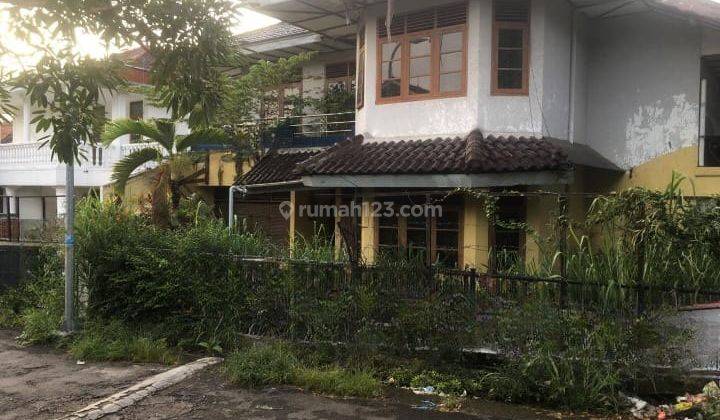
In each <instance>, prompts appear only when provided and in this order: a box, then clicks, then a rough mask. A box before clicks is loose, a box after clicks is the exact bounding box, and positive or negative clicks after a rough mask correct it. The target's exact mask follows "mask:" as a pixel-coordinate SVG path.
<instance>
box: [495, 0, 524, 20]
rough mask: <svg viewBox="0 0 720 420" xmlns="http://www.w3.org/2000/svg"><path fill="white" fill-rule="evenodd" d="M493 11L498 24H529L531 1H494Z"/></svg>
mask: <svg viewBox="0 0 720 420" xmlns="http://www.w3.org/2000/svg"><path fill="white" fill-rule="evenodd" d="M493 10H494V11H495V20H496V21H497V22H528V21H529V19H530V1H529V0H494V1H493Z"/></svg>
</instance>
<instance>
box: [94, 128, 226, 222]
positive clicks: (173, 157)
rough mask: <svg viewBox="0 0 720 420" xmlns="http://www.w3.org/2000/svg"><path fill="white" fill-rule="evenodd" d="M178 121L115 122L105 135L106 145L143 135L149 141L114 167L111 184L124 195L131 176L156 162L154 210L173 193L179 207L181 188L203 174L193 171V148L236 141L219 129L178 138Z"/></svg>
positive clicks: (195, 131)
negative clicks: (130, 136) (129, 136)
mask: <svg viewBox="0 0 720 420" xmlns="http://www.w3.org/2000/svg"><path fill="white" fill-rule="evenodd" d="M175 126H176V124H175V121H172V120H163V119H156V120H151V121H141V120H130V119H123V120H116V121H112V122H110V123H108V125H107V127H106V129H105V132H104V133H103V135H102V142H103V145H105V146H108V145H110V144H111V143H112V142H113V141H115V140H117V139H118V138H120V137H123V136H126V135H136V136H142V137H144V138H146V139H147V140H148V143H147V145H146V147H143V148H141V149H139V150H136V151H134V152H132V153H130V154H129V155H127V156H125V157H124V158H122V159H121V160H119V161H118V162H117V163H116V164H115V166H114V167H113V173H112V177H111V179H112V181H113V182H114V183H115V186H116V188H117V190H118V192H120V193H121V194H122V193H123V192H124V191H125V186H126V185H127V182H128V180H129V179H130V176H131V175H132V173H133V172H134V171H135V170H136V169H138V168H139V167H141V166H142V165H145V164H147V163H150V162H157V163H158V166H157V184H156V187H155V190H154V191H153V194H152V201H153V206H152V207H153V211H154V212H155V211H156V208H157V207H160V206H162V204H163V203H164V202H166V199H165V198H164V197H167V190H168V189H169V190H170V198H171V202H172V208H173V210H177V209H178V207H179V205H180V198H181V196H182V194H183V192H182V188H183V187H185V186H187V185H189V184H192V183H196V182H197V181H198V178H199V177H200V176H201V175H202V174H203V171H195V172H193V171H192V165H193V164H194V163H196V162H198V156H197V155H196V154H193V153H192V152H191V151H190V148H191V147H193V146H197V145H200V144H226V145H233V144H234V143H235V141H233V138H232V137H230V136H228V135H227V134H226V132H225V131H224V130H222V129H219V128H204V129H198V130H194V131H193V132H192V133H191V134H188V135H177V134H176V132H175Z"/></svg>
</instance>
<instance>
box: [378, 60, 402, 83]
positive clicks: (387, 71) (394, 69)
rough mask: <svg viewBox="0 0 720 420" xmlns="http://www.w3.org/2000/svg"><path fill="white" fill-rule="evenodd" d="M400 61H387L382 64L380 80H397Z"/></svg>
mask: <svg viewBox="0 0 720 420" xmlns="http://www.w3.org/2000/svg"><path fill="white" fill-rule="evenodd" d="M400 67H401V65H400V61H388V62H386V63H382V78H383V80H385V79H397V78H399V77H400Z"/></svg>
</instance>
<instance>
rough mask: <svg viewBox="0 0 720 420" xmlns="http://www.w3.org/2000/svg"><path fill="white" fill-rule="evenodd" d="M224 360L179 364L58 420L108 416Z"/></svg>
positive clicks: (210, 359)
mask: <svg viewBox="0 0 720 420" xmlns="http://www.w3.org/2000/svg"><path fill="white" fill-rule="evenodd" d="M222 361H223V359H222V358H220V357H205V358H202V359H198V360H196V361H194V362H190V363H188V364H185V365H182V366H178V367H176V368H173V369H170V370H168V371H166V372H163V373H160V374H157V375H155V376H151V377H149V378H147V379H145V380H144V381H142V382H139V383H137V384H135V385H133V386H131V387H130V388H127V389H125V390H123V391H120V392H118V393H116V394H113V395H111V396H109V397H107V398H104V399H102V400H100V401H98V402H95V403H93V404H90V405H88V406H87V407H85V408H83V409H80V410H78V411H76V412H74V413H71V414H68V415H66V416H64V417H60V418H59V419H58V420H80V419H82V420H93V419H99V418H101V417H103V416H107V415H108V414H113V413H117V412H118V411H120V410H122V409H124V408H126V407H130V406H132V405H133V404H136V403H137V402H138V401H140V400H142V399H143V398H145V397H147V396H149V395H152V394H154V393H155V392H157V391H160V390H162V389H165V388H167V387H169V386H172V385H175V384H177V383H179V382H182V381H183V380H185V379H187V378H188V377H190V376H192V375H194V374H195V373H197V372H199V371H201V370H203V369H205V368H206V367H209V366H212V365H215V364H217V363H220V362H222Z"/></svg>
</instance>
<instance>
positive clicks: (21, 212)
mask: <svg viewBox="0 0 720 420" xmlns="http://www.w3.org/2000/svg"><path fill="white" fill-rule="evenodd" d="M122 58H123V59H124V60H125V61H127V62H128V63H129V65H128V66H127V68H126V71H125V77H126V78H127V79H128V81H129V82H130V88H129V89H127V90H125V91H120V92H117V93H115V94H113V95H108V96H106V97H104V98H102V99H101V104H102V106H103V108H104V112H105V116H106V117H107V118H108V119H109V120H115V119H120V118H135V119H143V118H145V119H148V118H167V117H168V114H167V113H166V112H165V111H164V110H163V109H160V108H157V107H155V106H153V105H151V104H150V103H149V102H148V101H147V99H146V98H145V96H144V95H143V94H141V93H133V91H135V90H138V91H140V90H141V89H135V88H136V87H139V86H142V85H145V84H147V83H148V80H149V70H148V69H149V66H150V64H151V63H152V60H151V59H150V58H149V56H148V54H147V53H145V52H144V51H143V50H141V49H137V50H131V51H128V52H126V53H123V56H122ZM12 104H13V105H14V106H15V107H16V109H17V112H16V114H15V115H14V116H13V121H12V125H11V126H2V127H1V128H0V133H2V136H1V138H0V143H1V144H0V196H2V198H1V199H0V201H3V204H2V206H1V207H0V213H3V214H4V215H5V216H7V215H8V213H9V214H10V215H12V216H13V217H15V218H18V219H20V220H21V223H20V224H19V228H16V229H15V233H14V234H13V235H12V236H13V237H17V234H18V233H20V234H21V235H22V236H26V234H29V233H30V232H31V231H33V230H35V229H36V228H37V227H39V226H42V225H43V224H44V223H45V222H51V221H54V220H56V218H57V216H59V215H61V214H62V213H63V211H64V195H65V187H64V185H65V166H64V165H61V164H59V163H58V162H57V161H56V160H55V159H52V157H51V152H50V149H49V148H47V147H40V145H41V143H40V142H39V140H40V139H41V138H42V137H44V136H46V135H47V134H48V133H47V132H44V133H38V132H36V130H35V126H34V125H32V124H30V121H31V120H32V119H33V118H34V115H33V113H34V112H35V111H36V109H34V108H33V107H32V106H31V105H30V103H29V101H28V100H27V98H26V97H25V95H24V94H23V93H22V92H18V91H16V92H13V94H12ZM140 140H141V139H130V138H126V139H122V140H120V141H117V142H115V143H113V144H112V145H111V146H110V147H108V148H103V147H100V146H97V147H89V146H88V147H86V148H85V149H84V153H85V157H86V160H85V161H83V162H82V163H81V164H80V166H78V167H77V168H76V169H75V185H76V188H77V193H78V194H79V195H81V196H82V195H85V194H87V193H89V192H90V191H92V190H94V191H96V193H98V194H100V195H101V196H102V194H103V189H104V187H105V186H106V185H108V184H109V183H110V175H111V173H112V168H113V165H114V164H115V162H117V161H118V160H119V159H121V158H122V157H124V156H126V155H127V154H128V153H130V152H131V151H132V150H133V147H134V145H133V144H132V143H133V142H137V141H140ZM1 236H2V235H0V237H1Z"/></svg>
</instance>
